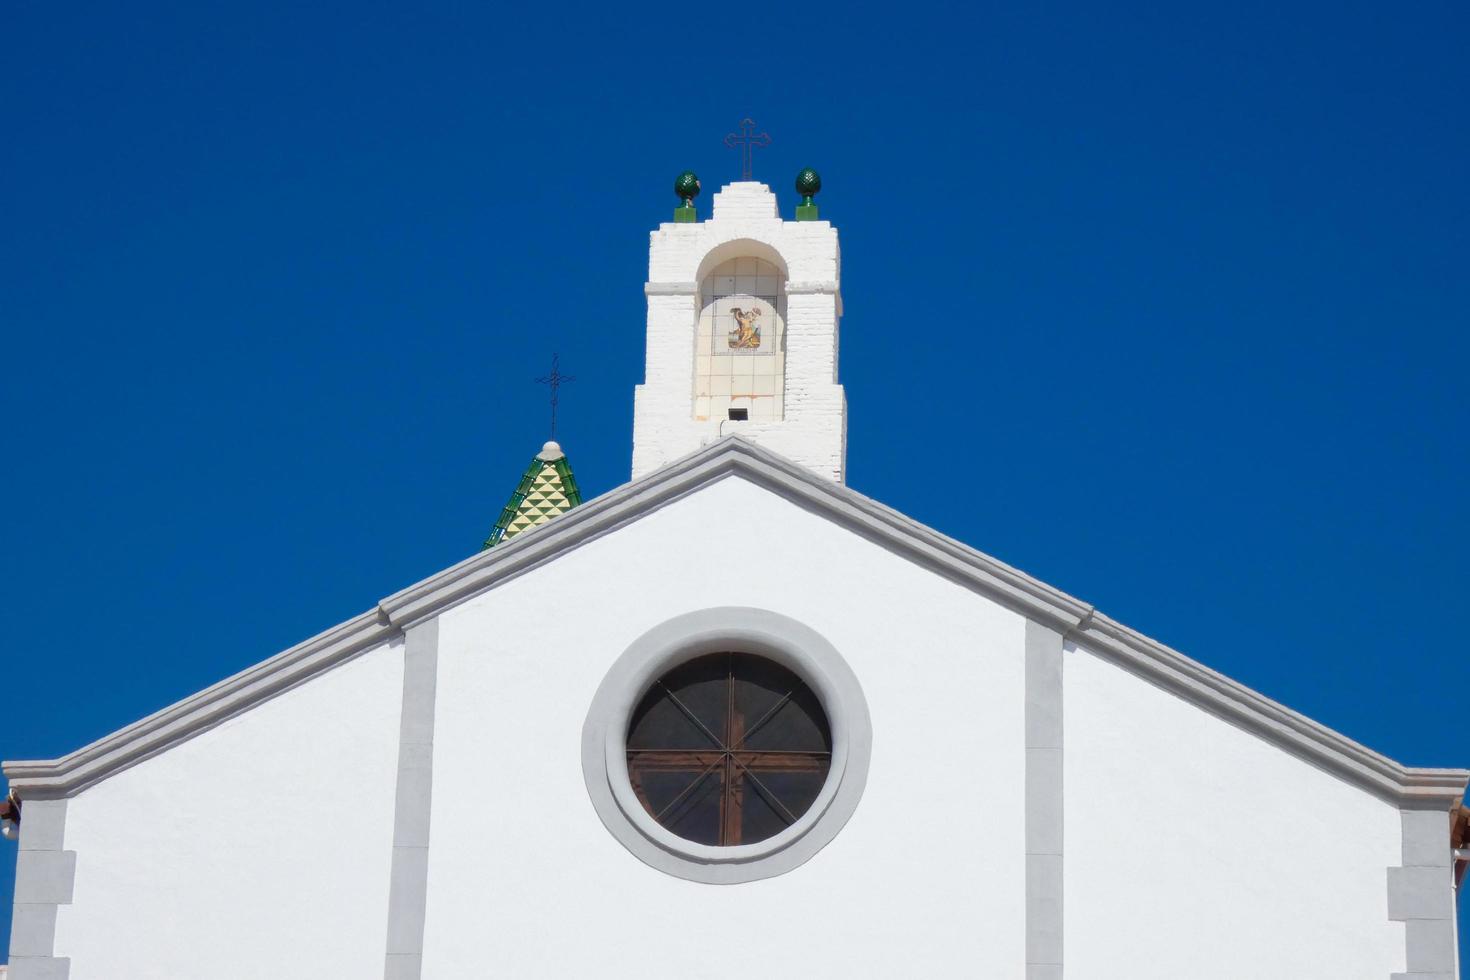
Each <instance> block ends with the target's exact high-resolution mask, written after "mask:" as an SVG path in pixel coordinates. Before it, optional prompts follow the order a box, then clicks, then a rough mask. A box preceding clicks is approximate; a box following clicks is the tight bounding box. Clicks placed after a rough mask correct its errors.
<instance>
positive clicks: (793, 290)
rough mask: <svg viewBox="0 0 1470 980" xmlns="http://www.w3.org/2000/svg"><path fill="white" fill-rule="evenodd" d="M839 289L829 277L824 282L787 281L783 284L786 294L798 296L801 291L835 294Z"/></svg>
mask: <svg viewBox="0 0 1470 980" xmlns="http://www.w3.org/2000/svg"><path fill="white" fill-rule="evenodd" d="M840 291H841V290H840V287H839V286H838V285H837V283H836V282H835V281H834V280H830V279H829V280H826V281H824V282H788V283H787V284H786V286H785V292H786V295H788V296H799V295H802V294H803V293H831V294H833V295H836V294H837V293H838V292H840Z"/></svg>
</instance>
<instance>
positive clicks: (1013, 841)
mask: <svg viewBox="0 0 1470 980" xmlns="http://www.w3.org/2000/svg"><path fill="white" fill-rule="evenodd" d="M752 529H759V533H752ZM531 533H536V532H531ZM723 605H751V606H759V607H764V608H767V609H771V610H774V611H776V612H779V613H782V614H784V615H787V616H791V617H793V618H795V619H798V620H800V621H802V622H804V623H806V624H807V625H809V626H811V627H812V628H813V629H815V630H817V631H818V632H820V633H821V634H823V635H824V636H825V637H826V638H827V639H828V640H830V641H831V642H832V643H833V644H834V645H835V646H836V648H837V649H838V651H840V653H841V654H842V655H843V656H844V657H845V658H846V659H847V661H848V663H849V664H850V665H851V667H852V668H853V670H854V671H855V672H856V674H857V676H858V679H859V681H860V682H861V684H862V686H863V688H864V691H865V694H866V697H867V700H868V703H869V708H870V711H871V715H872V726H873V733H874V734H873V753H872V764H871V768H870V770H869V775H868V783H867V789H866V792H865V794H864V797H863V799H862V801H861V803H860V804H859V805H858V808H857V811H856V813H855V814H854V816H853V817H852V819H851V821H850V822H849V823H848V824H847V826H846V827H845V829H844V830H843V831H842V832H841V833H840V834H838V836H837V838H836V839H835V840H834V841H833V842H832V843H831V844H829V845H828V846H827V848H826V849H825V850H823V851H822V852H820V853H819V854H817V855H816V856H815V857H814V858H812V860H811V861H809V862H808V863H807V864H806V865H804V866H802V867H801V868H798V869H797V870H795V871H793V872H791V873H789V874H786V875H784V876H781V877H777V878H772V879H768V880H764V881H758V882H751V883H747V884H741V885H733V886H719V885H704V884H697V883H693V882H689V881H684V880H681V879H676V878H673V877H670V876H668V875H665V874H663V873H661V872H659V871H656V870H654V869H652V868H649V867H647V866H645V865H644V864H643V863H641V862H640V861H639V860H638V859H636V858H635V857H633V856H632V855H631V854H629V853H628V852H627V851H626V850H624V848H623V847H622V846H621V845H620V844H619V843H617V841H615V840H614V839H613V837H612V836H611V834H609V833H608V832H607V830H606V829H604V827H603V826H602V824H601V823H600V822H599V820H598V818H597V815H596V814H595V812H594V811H593V808H592V804H591V802H590V801H589V799H588V796H587V790H586V788H585V786H584V784H583V778H582V768H581V745H580V738H581V730H582V723H583V720H584V717H585V715H586V712H587V709H588V705H589V703H590V702H591V700H592V697H593V694H594V692H595V690H596V688H597V686H598V684H599V683H600V682H601V680H602V678H603V675H604V673H605V672H606V670H607V668H608V667H609V665H610V664H611V663H612V662H613V660H614V659H615V658H616V657H618V655H619V654H621V653H622V651H623V650H624V648H625V647H626V646H627V645H628V644H629V643H630V642H632V641H633V640H634V639H636V638H637V637H638V636H639V635H640V634H642V633H643V632H644V631H645V630H647V629H649V628H650V627H652V626H654V625H655V624H657V623H660V622H662V621H664V620H666V619H668V618H670V617H673V616H676V615H679V614H681V613H685V612H689V611H691V610H696V609H701V608H707V607H711V606H723ZM439 628H440V633H439V644H440V645H439V683H438V706H437V713H436V728H435V736H434V740H435V748H434V793H433V819H432V829H431V835H430V836H431V846H430V851H429V883H428V890H429V893H428V910H427V913H428V917H427V927H426V934H425V949H424V961H423V963H424V976H425V977H433V978H434V980H459V978H464V980H470V978H474V980H480V978H483V977H485V976H492V975H493V976H507V977H582V976H597V977H604V978H618V977H629V978H633V977H636V978H639V980H643V978H646V977H648V976H673V975H675V974H674V973H670V972H669V970H670V969H671V967H670V966H669V965H670V964H677V970H676V972H677V974H678V975H683V976H693V977H705V978H712V977H729V978H736V977H754V976H815V977H839V976H840V977H886V978H891V977H903V976H923V977H940V976H945V977H948V976H961V975H964V976H974V977H989V978H998V980H1003V978H1020V977H1022V976H1023V975H1024V962H1025V948H1024V942H1025V923H1024V921H1023V919H1024V902H1023V901H1022V898H1021V896H1022V895H1023V893H1024V888H1025V865H1024V861H1025V839H1024V805H1023V800H1022V794H1021V792H1020V787H1021V786H1022V783H1023V779H1024V764H1025V763H1024V725H1023V710H1024V708H1023V705H1024V698H1023V684H1024V673H1023V667H1024V664H1023V656H1024V653H1023V645H1024V622H1023V620H1022V619H1021V618H1020V617H1019V616H1017V615H1015V614H1014V613H1011V612H1009V611H1007V610H1004V609H1002V608H1000V607H998V606H996V605H994V604H993V603H991V602H989V601H988V600H985V599H982V598H980V597H979V596H977V595H976V594H974V593H972V592H969V591H967V590H965V589H962V588H960V587H959V586H956V585H954V584H952V583H950V582H948V581H947V580H944V579H941V578H938V577H936V576H934V575H932V574H930V573H928V572H925V571H923V570H921V569H919V568H918V567H916V566H914V565H913V564H911V563H909V562H907V561H904V560H902V559H899V558H895V557H893V556H892V555H890V554H889V553H887V552H886V551H884V550H882V549H881V548H879V547H877V546H875V545H873V544H871V543H868V542H866V541H864V540H862V539H861V538H859V537H857V536H855V535H853V534H851V533H849V532H847V531H844V530H842V529H840V528H838V527H836V526H834V525H832V524H830V523H828V522H827V521H825V520H823V519H820V518H817V517H814V516H812V515H810V514H808V513H807V512H805V511H803V510H801V509H799V508H798V507H796V506H794V505H792V504H790V503H788V502H786V501H784V500H782V499H781V498H779V497H777V496H776V495H774V494H772V493H770V492H767V491H765V490H762V489H759V488H757V487H755V486H753V485H751V484H749V483H747V482H745V481H743V480H740V479H737V478H731V479H727V480H725V481H723V482H721V483H718V484H716V485H714V486H712V487H709V488H707V489H705V490H702V491H701V492H699V493H697V494H695V495H692V496H690V497H687V498H684V499H683V500H681V501H678V502H676V503H674V504H671V505H669V506H668V507H666V508H664V509H662V510H660V511H658V512H656V513H654V514H652V515H650V516H648V517H646V518H644V519H642V520H640V521H638V522H637V523H635V524H632V525H630V526H628V527H626V528H623V529H622V530H620V531H617V532H615V533H613V534H611V535H608V536H606V537H604V538H601V539H598V540H596V541H593V542H591V543H590V544H588V545H586V546H584V547H582V548H580V549H578V550H576V551H573V552H571V553H569V554H566V555H564V556H563V557H562V558H560V559H559V560H557V561H556V562H554V563H552V564H550V565H547V566H544V567H541V568H539V569H536V570H535V571H532V572H530V573H528V574H526V575H524V576H521V577H519V578H517V579H514V580H511V581H509V582H506V583H505V584H503V585H501V586H500V587H498V588H496V589H493V590H492V591H490V592H488V593H486V594H485V595H483V596H480V597H479V598H477V599H474V600H472V601H470V602H468V603H466V604H464V605H462V606H460V607H458V608H456V609H453V610H451V611H449V612H447V613H445V614H444V615H443V616H442V617H441V618H440V627H439ZM658 964H663V966H659V965H658Z"/></svg>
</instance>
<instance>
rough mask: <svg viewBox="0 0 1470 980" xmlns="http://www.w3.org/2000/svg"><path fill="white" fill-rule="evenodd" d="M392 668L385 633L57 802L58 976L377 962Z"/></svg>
mask: <svg viewBox="0 0 1470 980" xmlns="http://www.w3.org/2000/svg"><path fill="white" fill-rule="evenodd" d="M402 678H403V660H402V646H401V641H399V643H395V644H393V645H392V646H383V647H380V648H378V649H377V650H374V651H370V652H368V653H366V654H364V655H362V656H361V657H358V658H357V659H355V660H353V661H351V662H349V663H346V664H344V665H342V666H340V667H338V668H336V669H334V670H331V671H329V672H327V673H326V674H323V675H321V676H319V677H317V678H314V679H313V680H310V681H308V682H307V683H305V684H303V685H301V686H300V687H297V688H295V689H293V690H290V691H287V692H286V693H284V694H282V695H280V696H279V697H277V698H274V699H273V700H270V701H267V702H265V703H264V704H262V705H260V706H258V707H256V708H255V709H253V710H251V711H249V712H246V713H245V714H243V715H241V716H239V717H237V718H234V719H232V720H231V721H228V722H226V723H225V724H223V725H221V726H219V727H218V728H215V729H212V730H210V731H207V732H204V733H203V734H201V735H199V736H197V737H196V738H193V739H190V740H189V741H187V742H184V743H182V744H180V745H178V746H176V747H175V748H172V749H170V750H169V751H167V752H165V753H163V754H161V755H159V756H156V757H154V758H152V759H148V760H146V761H144V762H141V763H139V764H138V765H136V766H134V767H132V768H130V769H127V770H124V771H123V772H121V773H118V774H117V775H115V776H113V777H111V778H110V779H107V780H105V781H103V782H101V783H99V784H97V785H96V786H93V787H91V788H89V789H87V790H85V791H83V792H82V793H81V794H80V795H79V796H77V797H75V798H74V799H72V800H71V801H70V802H69V803H68V806H67V814H66V832H65V842H64V846H65V848H66V849H67V850H75V851H76V852H77V853H78V858H77V866H76V881H75V888H74V895H73V898H74V901H73V903H72V904H71V905H64V906H62V907H61V908H60V909H59V910H58V915H57V925H56V955H57V956H60V957H70V958H71V980H121V978H126V980H153V978H157V980H180V978H186V977H187V978H191V980H192V978H198V980H205V978H207V980H236V978H238V980H247V978H248V980H256V978H258V977H260V976H261V975H262V970H264V972H265V974H266V975H269V976H270V977H272V978H273V980H323V978H327V977H334V978H335V977H344V978H345V977H381V976H382V974H383V955H384V943H385V941H386V940H385V930H384V924H385V922H386V918H387V908H388V870H389V861H390V857H391V853H392V838H393V799H394V781H395V777H396V771H397V763H398V717H399V710H400V703H401V696H402V683H403V680H402ZM263 964H264V966H263Z"/></svg>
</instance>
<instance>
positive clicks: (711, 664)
mask: <svg viewBox="0 0 1470 980" xmlns="http://www.w3.org/2000/svg"><path fill="white" fill-rule="evenodd" d="M627 750H628V778H629V782H631V783H632V787H633V792H634V793H635V794H636V795H637V797H638V801H639V802H640V803H642V804H643V807H644V809H645V810H647V811H648V813H649V815H650V816H652V817H653V819H654V820H656V821H658V822H659V823H660V824H662V825H663V826H664V827H665V828H667V829H668V830H669V831H671V832H672V833H674V834H677V835H678V836H679V837H682V838H684V839H685V840H689V841H693V842H695V843H698V844H713V845H718V846H730V845H735V844H754V843H756V842H758V841H763V840H765V839H767V838H768V837H773V836H775V835H776V834H779V833H780V832H781V831H782V830H785V829H786V828H787V827H789V826H791V825H792V824H793V823H795V822H796V821H797V820H798V819H800V818H801V815H802V814H803V813H805V812H806V811H807V810H808V809H809V808H810V807H811V805H812V802H813V801H814V800H816V798H817V796H818V794H820V793H821V791H822V786H823V784H824V783H825V782H826V780H827V772H828V770H829V769H830V768H831V764H832V733H831V730H830V728H829V727H828V725H827V715H826V713H825V712H823V710H822V705H821V702H820V701H819V700H818V699H817V696H816V695H815V694H814V693H813V692H812V690H811V689H810V688H809V687H807V685H806V684H805V683H803V682H802V680H801V678H799V677H798V676H797V675H796V674H794V673H792V672H791V671H790V670H787V669H786V668H785V667H783V666H781V665H780V664H777V663H775V662H774V661H772V660H768V659H766V658H765V657H758V656H755V655H753V654H747V653H713V654H709V655H707V656H703V657H699V658H697V659H695V660H691V661H688V662H687V663H684V664H681V665H680V666H678V667H675V668H674V669H673V670H671V671H669V672H668V673H667V674H665V675H664V676H662V677H660V678H659V679H658V680H656V681H654V683H653V685H652V686H651V687H650V688H649V689H648V691H647V692H645V693H644V695H643V699H642V700H641V701H640V702H639V703H638V707H637V708H636V709H634V711H633V717H632V721H631V723H630V724H629V727H628V739H627Z"/></svg>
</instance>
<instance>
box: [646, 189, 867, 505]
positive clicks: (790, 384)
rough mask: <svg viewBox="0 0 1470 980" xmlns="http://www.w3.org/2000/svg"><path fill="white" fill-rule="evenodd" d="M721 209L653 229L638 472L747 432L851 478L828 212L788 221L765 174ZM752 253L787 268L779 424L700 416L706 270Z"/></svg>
mask: <svg viewBox="0 0 1470 980" xmlns="http://www.w3.org/2000/svg"><path fill="white" fill-rule="evenodd" d="M711 209H712V217H711V218H710V219H709V220H707V221H701V222H697V223H694V224H673V223H672V222H671V223H668V224H663V225H660V226H659V228H658V230H657V231H655V232H653V233H652V234H651V235H650V236H649V246H648V284H647V286H646V287H645V292H647V294H648V346H647V351H646V355H645V368H644V383H643V384H641V385H639V386H638V387H637V390H636V391H635V392H634V397H633V477H634V479H637V478H638V477H640V476H642V475H644V474H645V473H648V472H649V471H651V470H654V469H657V468H658V467H660V466H662V465H664V464H665V463H668V462H671V461H673V460H675V459H678V458H679V457H681V456H684V455H686V454H688V453H691V452H693V451H694V450H696V449H698V448H699V447H700V446H702V445H704V444H705V443H708V442H711V441H713V440H715V439H718V438H719V437H720V436H721V435H722V434H724V435H729V434H731V433H736V432H738V433H739V434H740V435H742V436H746V437H748V438H751V439H754V440H755V441H757V442H759V443H761V445H763V446H765V447H767V448H769V449H772V450H775V451H776V452H778V453H781V454H782V455H784V456H787V457H788V458H790V459H792V460H794V461H795V462H797V463H800V464H801V465H803V466H806V467H808V468H809V469H811V470H813V471H814V472H816V473H818V474H820V475H822V476H824V477H826V478H828V479H830V480H835V481H837V482H838V483H841V482H842V481H843V479H844V477H845V475H846V469H847V398H846V395H845V394H844V393H843V391H842V386H841V385H840V384H838V374H837V337H838V321H839V319H840V318H841V315H842V294H841V253H840V251H839V249H838V246H837V230H836V229H835V228H833V227H832V225H831V224H830V223H829V222H826V221H802V222H796V221H782V220H781V215H780V211H779V208H778V205H777V201H776V195H775V194H773V193H771V189H770V188H769V187H767V186H766V185H765V184H759V183H755V182H754V181H744V182H738V183H734V184H727V185H726V186H725V187H723V188H721V189H720V191H719V192H718V193H716V194H715V195H714V199H713V201H712V202H711ZM742 255H754V256H757V257H760V258H764V259H767V260H770V261H774V262H776V263H777V264H778V265H780V266H781V267H782V269H783V270H784V272H785V275H786V282H787V299H786V388H785V417H784V418H783V419H782V420H781V421H779V422H776V421H772V422H730V421H728V420H722V419H711V420H709V421H707V422H698V421H695V419H694V403H693V398H694V334H695V328H696V325H697V321H698V317H699V306H698V291H699V282H700V279H701V278H702V277H703V276H705V275H707V274H708V273H709V271H710V270H712V269H713V268H714V267H715V266H717V265H719V264H720V263H721V262H724V261H725V260H727V259H731V258H736V257H738V256H742Z"/></svg>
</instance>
